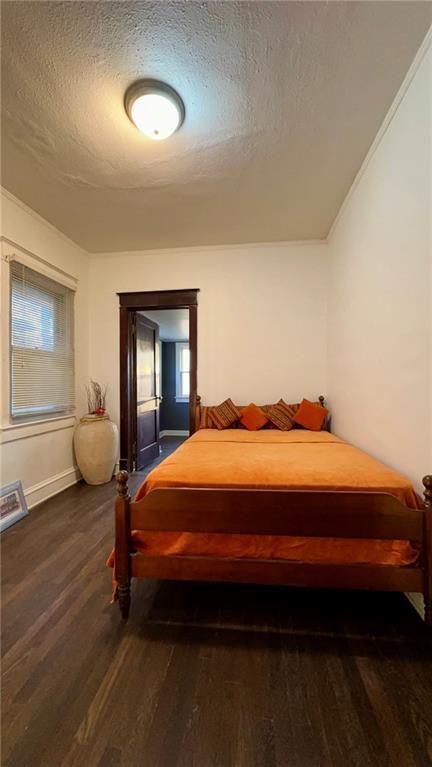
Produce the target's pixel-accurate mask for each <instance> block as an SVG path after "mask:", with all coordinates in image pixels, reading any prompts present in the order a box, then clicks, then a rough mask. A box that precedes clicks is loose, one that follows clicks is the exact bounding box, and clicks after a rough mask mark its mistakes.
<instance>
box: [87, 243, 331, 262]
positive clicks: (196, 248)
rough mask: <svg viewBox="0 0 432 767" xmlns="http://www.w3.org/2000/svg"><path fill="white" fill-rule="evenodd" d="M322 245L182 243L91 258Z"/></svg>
mask: <svg viewBox="0 0 432 767" xmlns="http://www.w3.org/2000/svg"><path fill="white" fill-rule="evenodd" d="M308 245H309V246H322V245H324V246H325V245H327V240H326V239H322V240H276V241H275V242H241V243H235V244H233V245H230V244H221V245H191V246H190V247H188V246H187V245H182V246H181V247H178V248H147V249H145V248H143V249H141V250H119V251H117V250H114V251H105V252H100V253H89V254H88V255H89V257H90V259H91V260H93V259H98V258H118V257H119V256H153V257H154V256H156V255H158V256H166V255H174V254H175V255H178V256H183V255H188V254H190V253H218V252H220V251H231V250H249V251H250V250H261V249H262V248H273V249H280V250H283V249H284V248H285V249H286V248H290V247H296V248H298V247H301V246H308Z"/></svg>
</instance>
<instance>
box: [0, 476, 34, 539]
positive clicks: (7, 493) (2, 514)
mask: <svg viewBox="0 0 432 767" xmlns="http://www.w3.org/2000/svg"><path fill="white" fill-rule="evenodd" d="M27 514H28V508H27V504H26V501H25V498H24V492H23V489H22V484H21V482H20V481H19V480H18V482H13V483H12V484H11V485H6V487H2V489H1V490H0V533H2V532H3V530H6V529H7V528H8V527H10V526H11V525H14V524H15V522H18V521H19V520H20V519H22V518H23V517H25V516H26V515H27Z"/></svg>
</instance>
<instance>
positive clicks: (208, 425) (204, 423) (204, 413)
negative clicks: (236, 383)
mask: <svg viewBox="0 0 432 767" xmlns="http://www.w3.org/2000/svg"><path fill="white" fill-rule="evenodd" d="M212 410H213V408H211V407H208V406H206V405H201V420H200V425H199V428H200V429H216V426H215V424H214V423H213V420H212V417H211V411H212Z"/></svg>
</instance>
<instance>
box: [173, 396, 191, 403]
mask: <svg viewBox="0 0 432 767" xmlns="http://www.w3.org/2000/svg"><path fill="white" fill-rule="evenodd" d="M175 401H176V402H187V403H188V402H189V397H176V398H175Z"/></svg>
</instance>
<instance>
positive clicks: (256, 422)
mask: <svg viewBox="0 0 432 767" xmlns="http://www.w3.org/2000/svg"><path fill="white" fill-rule="evenodd" d="M241 412H242V414H241V418H240V423H241V424H242V425H243V426H246V429H249V431H257V430H258V429H262V427H263V426H265V425H266V423H267V422H268V418H267V416H266V414H265V413H264V411H263V410H261V408H260V407H258V405H255V404H254V403H253V402H251V403H250V405H248V406H247V407H244V408H243V410H242V411H241Z"/></svg>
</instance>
